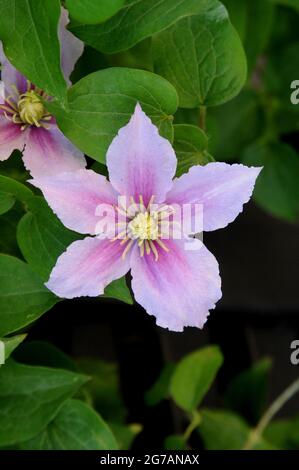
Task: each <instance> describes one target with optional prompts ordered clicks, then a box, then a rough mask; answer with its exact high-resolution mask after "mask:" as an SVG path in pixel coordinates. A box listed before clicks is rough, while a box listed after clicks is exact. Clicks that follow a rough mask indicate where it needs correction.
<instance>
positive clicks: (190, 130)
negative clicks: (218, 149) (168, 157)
mask: <svg viewBox="0 0 299 470" xmlns="http://www.w3.org/2000/svg"><path fill="white" fill-rule="evenodd" d="M173 127H174V142H173V147H174V150H175V153H176V156H177V159H178V166H177V171H176V176H181V175H182V174H183V173H187V172H188V171H189V169H190V168H191V167H192V166H194V165H206V164H207V163H209V162H213V161H214V158H213V157H212V156H211V155H209V153H208V138H207V136H206V134H205V133H204V131H203V130H201V129H200V128H199V127H196V126H191V125H189V124H176V125H174V126H173Z"/></svg>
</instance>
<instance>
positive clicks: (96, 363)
mask: <svg viewBox="0 0 299 470" xmlns="http://www.w3.org/2000/svg"><path fill="white" fill-rule="evenodd" d="M77 365H78V367H79V369H80V370H81V371H82V372H83V373H84V374H86V375H88V376H90V377H91V380H90V381H89V382H88V383H87V384H86V386H85V390H86V391H87V392H88V395H89V401H90V403H91V404H92V406H93V407H94V408H95V409H96V410H97V411H98V412H99V413H100V414H101V416H103V418H104V419H106V420H109V421H114V422H120V423H123V422H124V419H125V415H126V410H125V407H124V404H123V401H122V398H121V394H120V384H119V371H118V366H117V364H115V363H112V362H104V361H101V360H99V359H94V358H80V359H78V361H77Z"/></svg>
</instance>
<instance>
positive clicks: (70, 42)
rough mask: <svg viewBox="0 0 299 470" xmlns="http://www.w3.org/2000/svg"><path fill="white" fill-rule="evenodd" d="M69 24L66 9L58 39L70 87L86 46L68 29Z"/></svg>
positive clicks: (63, 66)
mask: <svg viewBox="0 0 299 470" xmlns="http://www.w3.org/2000/svg"><path fill="white" fill-rule="evenodd" d="M68 23H69V14H68V11H67V10H66V9H65V8H61V15H60V20H59V26H58V37H59V40H60V47H61V68H62V70H63V74H64V78H65V80H66V81H67V83H68V84H69V85H70V84H71V81H70V80H69V77H70V75H71V73H72V71H73V70H74V67H75V64H76V62H77V60H78V59H79V57H80V56H81V55H82V53H83V50H84V44H83V42H82V41H80V39H78V38H76V37H75V36H74V35H73V34H72V33H71V32H70V31H69V30H68V29H67V28H66V27H67V25H68Z"/></svg>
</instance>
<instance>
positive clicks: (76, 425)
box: [18, 400, 117, 450]
mask: <svg viewBox="0 0 299 470" xmlns="http://www.w3.org/2000/svg"><path fill="white" fill-rule="evenodd" d="M18 448H19V449H20V450H115V449H117V443H116V440H115V437H114V436H113V434H112V432H111V430H110V429H109V427H108V426H107V424H106V423H105V421H103V419H102V418H101V417H100V415H98V414H97V413H96V412H95V411H93V410H92V408H90V407H89V406H88V405H85V403H82V401H80V400H67V401H66V402H65V403H64V404H63V405H62V406H61V407H60V409H59V411H58V413H57V415H56V416H55V418H54V419H53V421H51V422H50V423H49V424H48V426H47V427H46V429H45V430H43V431H42V432H41V433H40V434H38V435H37V436H36V437H34V438H33V439H31V440H30V441H27V442H23V443H22V444H21V445H19V446H18Z"/></svg>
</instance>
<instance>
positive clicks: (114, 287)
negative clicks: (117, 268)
mask: <svg viewBox="0 0 299 470" xmlns="http://www.w3.org/2000/svg"><path fill="white" fill-rule="evenodd" d="M104 296H105V297H109V298H112V299H117V300H121V301H122V302H125V303H126V304H129V305H133V299H132V296H131V293H130V290H129V288H128V286H127V283H126V278H125V277H121V278H120V279H116V281H113V282H111V284H109V285H108V286H107V287H106V289H105V293H104Z"/></svg>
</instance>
